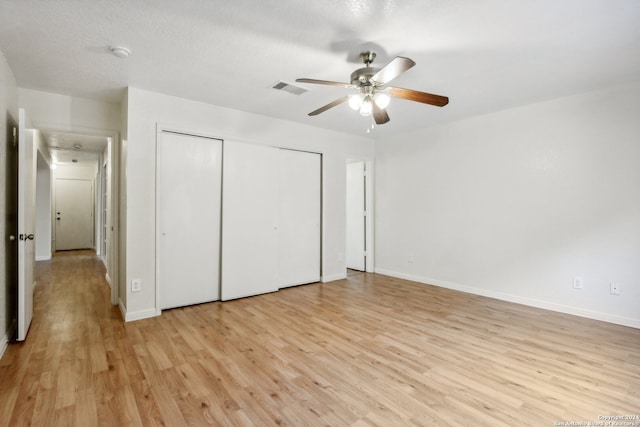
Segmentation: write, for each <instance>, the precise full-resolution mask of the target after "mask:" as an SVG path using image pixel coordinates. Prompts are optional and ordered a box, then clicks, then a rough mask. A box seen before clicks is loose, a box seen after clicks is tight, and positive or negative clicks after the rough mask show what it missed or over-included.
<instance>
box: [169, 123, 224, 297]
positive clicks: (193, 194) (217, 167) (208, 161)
mask: <svg viewBox="0 0 640 427" xmlns="http://www.w3.org/2000/svg"><path fill="white" fill-rule="evenodd" d="M157 158H158V168H157V188H158V194H157V196H158V200H157V203H158V209H157V212H158V223H157V224H158V225H157V231H158V236H157V241H158V250H157V272H158V282H159V292H160V308H162V309H166V308H172V307H181V306H185V305H192V304H199V303H203V302H209V301H215V300H218V299H220V203H221V196H222V141H220V140H218V139H211V138H202V137H196V136H190V135H181V134H174V133H167V132H164V133H161V134H160V138H159V141H158V157H157Z"/></svg>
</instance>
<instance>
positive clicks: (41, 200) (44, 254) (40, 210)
mask: <svg viewBox="0 0 640 427" xmlns="http://www.w3.org/2000/svg"><path fill="white" fill-rule="evenodd" d="M38 133H39V132H38ZM40 139H41V138H40ZM37 156H38V159H37V172H36V261H44V260H48V259H51V251H52V240H53V236H52V230H51V217H52V215H51V175H52V174H51V169H50V167H49V164H48V163H47V161H46V160H45V158H44V156H43V155H42V153H41V152H40V151H39V150H38V151H37Z"/></svg>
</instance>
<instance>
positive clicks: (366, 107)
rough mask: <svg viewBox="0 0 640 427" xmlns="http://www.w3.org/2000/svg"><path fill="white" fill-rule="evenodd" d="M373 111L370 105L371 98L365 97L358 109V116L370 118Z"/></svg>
mask: <svg viewBox="0 0 640 427" xmlns="http://www.w3.org/2000/svg"><path fill="white" fill-rule="evenodd" d="M372 111H373V105H372V104H371V98H370V97H368V96H367V97H366V98H365V99H364V101H362V106H361V107H360V114H362V115H363V116H370V115H371V112H372Z"/></svg>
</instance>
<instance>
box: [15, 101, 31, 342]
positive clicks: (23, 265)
mask: <svg viewBox="0 0 640 427" xmlns="http://www.w3.org/2000/svg"><path fill="white" fill-rule="evenodd" d="M25 123H26V117H25V111H24V109H22V108H21V109H20V110H19V114H18V127H19V130H18V230H19V232H20V234H19V236H18V237H19V242H18V268H19V272H18V337H17V338H18V341H23V340H24V339H25V338H26V337H27V332H28V331H29V326H30V325H31V318H32V317H33V288H34V285H35V283H34V280H35V278H34V267H35V257H36V254H35V240H34V239H35V236H34V233H35V229H36V215H35V209H36V156H35V149H34V142H33V133H32V132H31V131H27V130H26V125H25Z"/></svg>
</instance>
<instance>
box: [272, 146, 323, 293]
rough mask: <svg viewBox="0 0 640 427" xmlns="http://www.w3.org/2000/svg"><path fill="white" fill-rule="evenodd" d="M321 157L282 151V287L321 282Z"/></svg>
mask: <svg viewBox="0 0 640 427" xmlns="http://www.w3.org/2000/svg"><path fill="white" fill-rule="evenodd" d="M321 197H322V194H321V156H320V154H316V153H306V152H302V151H293V150H285V149H281V150H280V184H279V211H278V246H279V285H280V288H284V287H287V286H295V285H301V284H304V283H314V282H318V281H320V245H321V243H320V242H321V238H320V218H321V204H320V201H321Z"/></svg>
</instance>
